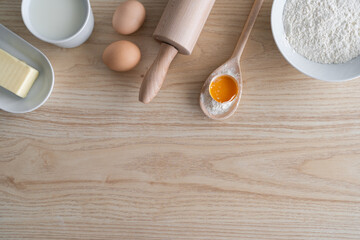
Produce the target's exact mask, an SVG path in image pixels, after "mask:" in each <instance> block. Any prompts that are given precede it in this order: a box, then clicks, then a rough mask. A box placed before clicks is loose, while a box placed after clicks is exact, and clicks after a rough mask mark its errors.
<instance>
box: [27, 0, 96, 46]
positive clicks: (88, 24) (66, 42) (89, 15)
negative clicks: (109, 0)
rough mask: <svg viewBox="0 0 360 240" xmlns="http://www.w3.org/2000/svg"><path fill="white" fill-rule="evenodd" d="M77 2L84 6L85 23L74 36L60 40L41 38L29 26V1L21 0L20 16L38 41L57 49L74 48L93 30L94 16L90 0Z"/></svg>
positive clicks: (31, 26)
mask: <svg viewBox="0 0 360 240" xmlns="http://www.w3.org/2000/svg"><path fill="white" fill-rule="evenodd" d="M78 1H81V2H82V4H84V9H85V11H86V18H85V21H84V23H83V24H82V26H81V28H80V29H79V30H78V31H77V32H76V33H75V34H74V35H72V36H70V37H68V38H65V39H61V40H54V39H49V38H47V37H45V36H42V35H41V34H40V33H38V32H37V31H36V29H35V28H34V26H33V25H32V24H31V21H30V16H29V14H30V13H29V8H30V4H31V0H22V3H21V15H22V18H23V21H24V24H25V25H26V27H27V28H28V29H29V31H30V32H31V33H32V34H33V35H34V36H35V37H37V38H38V39H40V40H42V41H44V42H48V43H51V44H54V45H56V46H58V47H63V48H74V47H78V46H80V45H81V44H83V43H84V42H85V41H86V40H87V39H88V38H89V37H90V35H91V33H92V31H93V29H94V15H93V12H92V9H91V5H90V0H78Z"/></svg>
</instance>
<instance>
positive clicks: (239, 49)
mask: <svg viewBox="0 0 360 240" xmlns="http://www.w3.org/2000/svg"><path fill="white" fill-rule="evenodd" d="M263 2H264V0H255V2H254V4H253V6H252V9H251V12H250V14H249V17H248V19H247V21H246V23H245V26H244V29H243V32H242V33H241V36H240V39H239V41H238V43H237V45H236V48H235V50H234V52H233V54H232V56H231V58H230V59H229V60H228V61H226V62H225V63H224V64H223V65H221V66H220V67H219V68H217V69H216V70H215V71H214V72H213V73H212V74H211V75H210V76H209V77H208V79H207V80H206V81H205V83H204V85H203V88H202V90H201V93H200V107H201V109H202V110H203V112H204V113H205V115H206V116H208V117H209V118H211V119H214V120H224V119H227V118H229V117H231V116H232V115H233V114H234V113H235V111H236V109H237V108H238V106H239V103H240V99H241V93H242V78H241V69H240V58H241V55H242V53H243V51H244V48H245V45H246V42H247V41H248V39H249V36H250V33H251V30H252V29H253V27H254V25H255V21H256V18H257V16H258V14H259V12H260V9H261V6H262V4H263ZM221 75H230V76H232V77H233V78H234V79H236V81H237V83H238V93H237V95H236V98H235V99H234V100H232V102H231V105H230V106H229V108H228V109H227V110H226V111H225V112H223V113H221V114H216V115H215V114H214V113H211V111H209V109H208V107H207V106H209V104H206V103H205V101H206V100H207V99H210V101H215V100H213V99H212V97H211V96H210V94H209V86H210V83H211V82H212V81H213V80H214V79H216V78H217V77H218V76H221ZM223 104H230V103H223ZM210 105H211V104H210Z"/></svg>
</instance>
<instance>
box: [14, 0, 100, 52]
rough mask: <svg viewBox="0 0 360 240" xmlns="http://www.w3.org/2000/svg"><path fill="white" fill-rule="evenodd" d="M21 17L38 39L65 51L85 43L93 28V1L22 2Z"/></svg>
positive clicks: (49, 0)
mask: <svg viewBox="0 0 360 240" xmlns="http://www.w3.org/2000/svg"><path fill="white" fill-rule="evenodd" d="M21 14H22V18H23V20H24V23H25V25H26V27H27V28H28V29H29V31H30V32H31V33H32V34H33V35H34V36H35V37H37V38H39V39H40V40H43V41H45V42H48V43H52V44H54V45H56V46H59V47H63V48H73V47H77V46H79V45H81V44H83V43H84V42H85V41H86V40H87V39H88V38H89V37H90V35H91V33H92V31H93V28H94V15H93V13H92V10H91V6H90V0H23V1H22V5H21Z"/></svg>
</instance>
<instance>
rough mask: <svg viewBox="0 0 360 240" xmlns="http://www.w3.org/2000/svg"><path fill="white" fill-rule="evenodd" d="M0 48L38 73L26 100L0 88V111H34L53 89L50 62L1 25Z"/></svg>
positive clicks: (52, 73) (52, 74)
mask: <svg viewBox="0 0 360 240" xmlns="http://www.w3.org/2000/svg"><path fill="white" fill-rule="evenodd" d="M0 48H1V49H3V50H4V51H6V52H8V53H10V54H11V55H12V56H14V57H16V58H18V59H20V60H21V61H24V62H25V63H26V64H28V65H30V66H32V67H33V68H35V69H37V70H38V71H39V76H38V78H37V79H36V80H35V82H34V85H33V86H32V87H31V89H30V91H29V93H28V95H27V96H26V98H21V97H18V96H16V95H15V94H13V93H12V92H10V91H8V90H6V89H5V88H2V87H0V109H2V110H4V111H7V112H11V113H26V112H31V111H34V110H35V109H37V108H39V107H40V106H41V105H43V104H44V103H45V102H46V100H47V99H48V98H49V96H50V94H51V92H52V90H53V87H54V70H53V68H52V66H51V63H50V61H49V60H48V59H47V57H46V56H45V55H44V54H43V53H42V52H40V51H39V50H38V49H37V48H35V47H33V46H32V45H31V44H30V43H28V42H26V41H25V40H24V39H22V38H21V37H19V36H18V35H16V34H15V33H13V32H12V31H10V30H9V29H7V28H6V27H4V26H3V25H1V24H0Z"/></svg>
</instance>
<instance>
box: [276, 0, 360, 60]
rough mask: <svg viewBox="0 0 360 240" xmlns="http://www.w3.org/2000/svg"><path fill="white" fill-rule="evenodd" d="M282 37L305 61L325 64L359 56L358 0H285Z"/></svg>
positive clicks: (359, 7)
mask: <svg viewBox="0 0 360 240" xmlns="http://www.w3.org/2000/svg"><path fill="white" fill-rule="evenodd" d="M283 22H284V29H285V33H286V38H287V40H288V42H289V43H290V45H291V46H292V47H293V48H294V50H295V51H296V52H297V53H299V54H301V55H303V56H304V57H305V58H307V59H309V60H311V61H314V62H318V63H325V64H333V63H335V64H337V63H345V62H348V61H350V60H352V59H354V58H356V57H357V56H359V55H360V0H287V2H286V5H285V9H284V15H283Z"/></svg>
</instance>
